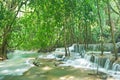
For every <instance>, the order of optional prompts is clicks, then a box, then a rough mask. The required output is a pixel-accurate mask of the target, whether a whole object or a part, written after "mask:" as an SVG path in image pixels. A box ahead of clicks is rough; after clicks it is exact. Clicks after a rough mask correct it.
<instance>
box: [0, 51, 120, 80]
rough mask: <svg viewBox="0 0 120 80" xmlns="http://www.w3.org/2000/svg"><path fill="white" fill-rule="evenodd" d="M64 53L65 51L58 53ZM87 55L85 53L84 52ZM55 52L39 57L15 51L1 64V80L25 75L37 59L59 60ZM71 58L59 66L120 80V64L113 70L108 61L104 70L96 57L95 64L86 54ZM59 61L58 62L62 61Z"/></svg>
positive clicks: (73, 54)
mask: <svg viewBox="0 0 120 80" xmlns="http://www.w3.org/2000/svg"><path fill="white" fill-rule="evenodd" d="M59 52H62V54H63V52H64V50H61V51H58V52H57V53H59ZM83 52H84V53H85V51H83ZM54 53H55V52H53V53H51V54H48V55H38V53H34V52H28V51H20V50H15V51H14V53H9V54H8V58H9V59H8V60H5V61H3V62H0V80H2V79H3V78H4V76H5V75H23V73H24V72H25V71H27V70H29V69H30V68H31V67H33V66H34V65H33V64H32V62H31V61H32V60H33V59H34V58H35V57H37V56H38V57H39V58H46V59H57V57H56V55H55V54H54ZM71 55H72V56H71V58H68V59H64V58H61V59H63V61H62V62H63V64H60V65H59V66H72V67H75V68H84V69H91V70H97V69H98V70H99V71H100V72H104V73H106V74H108V76H112V77H114V78H115V80H120V64H115V63H113V65H112V69H109V64H110V60H109V59H107V60H106V62H105V66H104V67H103V68H102V67H100V66H99V65H98V62H99V59H98V58H97V57H96V58H95V62H91V61H90V59H91V55H88V54H85V55H84V57H81V55H79V53H74V52H72V53H71ZM61 59H58V60H61Z"/></svg>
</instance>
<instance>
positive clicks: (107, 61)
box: [104, 59, 110, 70]
mask: <svg viewBox="0 0 120 80" xmlns="http://www.w3.org/2000/svg"><path fill="white" fill-rule="evenodd" d="M109 67H110V59H107V60H106V62H105V66H104V68H105V69H106V70H108V69H109Z"/></svg>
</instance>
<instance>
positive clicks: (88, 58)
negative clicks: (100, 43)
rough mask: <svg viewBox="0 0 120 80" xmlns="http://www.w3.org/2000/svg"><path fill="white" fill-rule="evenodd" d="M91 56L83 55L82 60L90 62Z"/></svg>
mask: <svg viewBox="0 0 120 80" xmlns="http://www.w3.org/2000/svg"><path fill="white" fill-rule="evenodd" d="M91 56H92V55H90V54H85V56H84V59H85V60H87V61H90V59H91Z"/></svg>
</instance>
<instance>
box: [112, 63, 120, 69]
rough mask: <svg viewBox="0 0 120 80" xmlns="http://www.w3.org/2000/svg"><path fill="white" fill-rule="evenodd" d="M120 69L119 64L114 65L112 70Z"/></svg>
mask: <svg viewBox="0 0 120 80" xmlns="http://www.w3.org/2000/svg"><path fill="white" fill-rule="evenodd" d="M119 68H120V65H119V64H117V63H113V66H112V70H113V71H118V70H120V69H119Z"/></svg>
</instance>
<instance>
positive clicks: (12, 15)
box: [0, 0, 120, 50]
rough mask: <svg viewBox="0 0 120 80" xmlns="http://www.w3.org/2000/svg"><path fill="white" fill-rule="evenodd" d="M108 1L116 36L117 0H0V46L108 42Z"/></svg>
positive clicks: (118, 7) (20, 47) (119, 10)
mask: <svg viewBox="0 0 120 80" xmlns="http://www.w3.org/2000/svg"><path fill="white" fill-rule="evenodd" d="M97 3H98V4H97ZM108 5H109V7H110V14H111V21H110V22H111V24H112V29H113V30H114V33H113V34H115V35H116V36H114V39H115V40H117V38H118V36H119V35H120V34H119V31H120V28H119V26H120V24H119V22H120V20H119V17H120V6H119V5H120V1H119V0H0V46H1V49H2V48H3V46H7V48H6V50H7V49H25V50H26V49H28V50H31V49H33V50H35V49H42V50H44V49H45V50H46V49H52V48H54V47H63V46H70V45H71V44H73V43H85V44H89V43H100V42H101V40H102V41H103V42H112V39H111V30H110V29H111V28H110V27H111V26H110V23H109V17H108V14H109V13H108ZM98 12H99V13H100V15H99V14H98ZM99 16H100V17H99ZM100 18H101V19H102V20H101V21H100ZM100 25H101V26H100Z"/></svg>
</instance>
